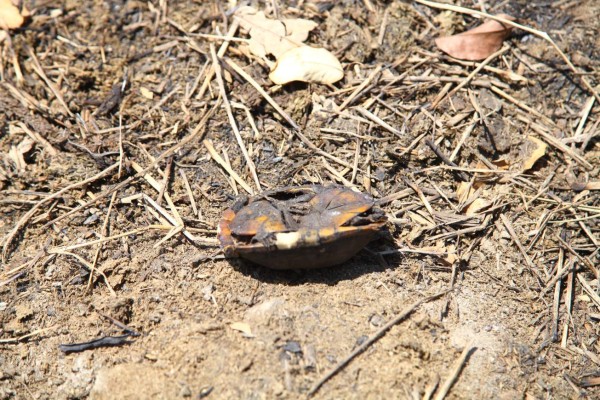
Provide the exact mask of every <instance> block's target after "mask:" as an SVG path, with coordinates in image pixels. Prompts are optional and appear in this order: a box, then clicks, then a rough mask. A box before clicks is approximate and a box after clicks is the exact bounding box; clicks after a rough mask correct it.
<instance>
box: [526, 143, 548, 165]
mask: <svg viewBox="0 0 600 400" xmlns="http://www.w3.org/2000/svg"><path fill="white" fill-rule="evenodd" d="M527 139H528V140H529V141H530V142H533V143H534V144H535V145H536V147H535V149H534V150H533V151H532V152H531V154H530V155H529V157H527V159H526V160H524V161H523V171H527V170H528V169H531V167H533V165H534V164H535V162H536V161H537V160H539V159H540V158H542V157H543V156H544V155H545V154H546V149H547V148H548V145H547V144H546V143H545V142H543V141H542V140H540V139H538V138H536V137H534V136H527Z"/></svg>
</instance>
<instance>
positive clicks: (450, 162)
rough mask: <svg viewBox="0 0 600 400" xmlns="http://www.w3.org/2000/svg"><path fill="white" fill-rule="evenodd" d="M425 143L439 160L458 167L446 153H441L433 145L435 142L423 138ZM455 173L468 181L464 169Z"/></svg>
mask: <svg viewBox="0 0 600 400" xmlns="http://www.w3.org/2000/svg"><path fill="white" fill-rule="evenodd" d="M425 143H426V144H427V146H429V147H430V148H431V150H432V151H433V152H434V153H435V155H436V156H438V157H439V158H440V160H442V161H443V162H444V163H445V164H448V165H449V166H451V167H454V168H458V165H457V164H456V163H455V162H454V161H452V160H450V159H449V158H448V157H446V155H445V154H444V153H442V151H441V150H440V149H439V148H438V147H437V146H436V145H435V143H433V142H432V141H431V140H429V139H425ZM457 175H458V177H459V178H460V179H461V180H462V181H464V182H469V180H470V178H469V175H467V174H466V173H465V172H464V171H458V172H457Z"/></svg>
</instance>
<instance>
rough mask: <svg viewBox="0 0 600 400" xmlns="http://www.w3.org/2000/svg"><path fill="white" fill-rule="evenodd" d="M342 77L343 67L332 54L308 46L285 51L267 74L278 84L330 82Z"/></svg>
mask: <svg viewBox="0 0 600 400" xmlns="http://www.w3.org/2000/svg"><path fill="white" fill-rule="evenodd" d="M343 77H344V69H343V68H342V65H341V64H340V62H339V61H338V59H337V58H336V57H335V56H334V55H333V54H331V53H330V52H329V51H327V50H325V49H322V48H315V47H310V46H302V47H297V48H294V49H291V50H288V51H287V52H285V53H284V54H283V55H282V56H281V57H280V58H278V59H277V63H276V64H275V68H274V69H273V71H272V72H271V73H270V74H269V78H270V79H271V80H272V81H273V82H274V83H276V84H278V85H284V84H286V83H288V82H293V81H301V82H313V83H323V84H331V83H334V82H337V81H339V80H340V79H342V78H343Z"/></svg>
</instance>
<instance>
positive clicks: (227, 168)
mask: <svg viewBox="0 0 600 400" xmlns="http://www.w3.org/2000/svg"><path fill="white" fill-rule="evenodd" d="M202 144H203V145H204V147H206V149H207V150H208V152H209V153H210V156H211V157H212V159H213V160H215V161H216V162H217V164H219V165H220V166H221V167H223V169H224V170H225V171H227V172H228V173H229V175H231V177H233V179H235V181H236V182H237V183H239V185H240V186H241V187H242V188H243V189H244V190H245V191H246V192H248V193H249V194H251V195H253V194H254V191H253V190H252V188H251V187H250V186H248V184H247V183H246V182H244V180H243V179H242V178H241V177H240V176H239V175H238V174H237V172H235V171H234V170H233V169H231V167H230V166H229V165H228V164H227V163H226V162H225V160H223V158H222V157H221V156H220V155H219V153H217V151H216V150H215V147H214V146H213V144H212V141H210V140H209V139H206V140H203V141H202Z"/></svg>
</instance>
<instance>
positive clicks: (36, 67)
mask: <svg viewBox="0 0 600 400" xmlns="http://www.w3.org/2000/svg"><path fill="white" fill-rule="evenodd" d="M28 50H29V56H30V57H31V60H32V61H33V62H32V64H31V67H32V68H33V70H34V71H35V73H36V74H38V75H39V76H40V78H42V80H43V81H44V82H45V83H46V85H48V87H49V88H50V90H51V91H52V93H53V94H54V96H55V97H56V99H57V100H58V102H59V103H60V105H61V106H62V107H63V108H64V109H65V111H66V113H67V115H68V116H69V117H74V115H73V113H72V112H71V110H69V106H68V105H67V103H66V102H65V99H64V98H63V96H62V94H61V93H60V90H58V88H57V87H56V86H55V85H54V83H53V82H52V81H51V80H50V79H49V78H48V76H47V75H46V73H45V72H44V69H43V68H42V66H41V65H40V62H39V61H38V59H37V57H36V56H35V53H34V52H33V50H32V49H31V48H29V49H28Z"/></svg>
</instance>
